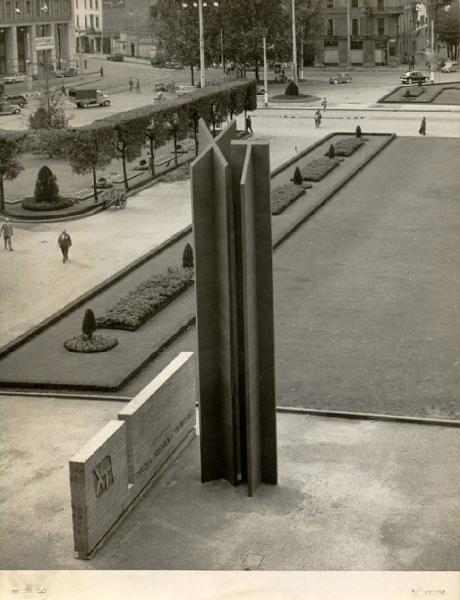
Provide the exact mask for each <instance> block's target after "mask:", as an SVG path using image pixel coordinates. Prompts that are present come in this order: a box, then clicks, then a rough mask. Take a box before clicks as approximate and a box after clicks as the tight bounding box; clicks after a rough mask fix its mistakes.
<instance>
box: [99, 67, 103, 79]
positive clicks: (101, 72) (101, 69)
mask: <svg viewBox="0 0 460 600" xmlns="http://www.w3.org/2000/svg"><path fill="white" fill-rule="evenodd" d="M99 72H100V74H101V77H104V67H101V68H100V71H99Z"/></svg>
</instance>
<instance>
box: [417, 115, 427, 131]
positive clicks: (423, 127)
mask: <svg viewBox="0 0 460 600" xmlns="http://www.w3.org/2000/svg"><path fill="white" fill-rule="evenodd" d="M418 132H419V134H420V135H426V117H423V118H422V122H421V123H420V129H419V130H418Z"/></svg>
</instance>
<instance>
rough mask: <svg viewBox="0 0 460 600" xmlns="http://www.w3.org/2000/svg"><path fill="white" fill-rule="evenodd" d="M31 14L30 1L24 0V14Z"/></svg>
mask: <svg viewBox="0 0 460 600" xmlns="http://www.w3.org/2000/svg"><path fill="white" fill-rule="evenodd" d="M31 14H32V3H31V1H30V0H26V15H31Z"/></svg>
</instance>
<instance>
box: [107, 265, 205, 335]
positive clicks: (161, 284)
mask: <svg viewBox="0 0 460 600" xmlns="http://www.w3.org/2000/svg"><path fill="white" fill-rule="evenodd" d="M192 278H193V274H192V272H191V270H190V269H173V268H171V267H170V268H169V269H168V270H167V271H166V272H165V273H161V274H160V275H155V276H154V277H151V278H150V279H147V281H144V282H143V283H141V284H140V285H139V286H137V288H136V289H134V290H132V291H131V292H129V293H128V294H127V295H126V296H124V297H123V298H121V299H120V300H119V301H118V302H117V303H116V304H115V305H114V306H112V308H110V309H109V310H107V311H106V313H105V314H104V315H103V316H102V317H97V319H96V323H97V326H98V327H107V328H109V329H127V330H128V331H135V330H136V329H138V328H139V327H140V326H141V325H142V324H143V323H145V322H146V321H147V320H148V319H150V318H151V317H153V315H154V314H156V313H157V312H158V311H160V310H161V309H162V308H164V307H165V306H166V305H167V304H169V303H170V302H171V301H172V300H174V298H176V297H177V296H178V295H179V294H180V293H181V292H183V291H184V290H186V289H187V288H188V287H189V286H190V285H191V284H192V281H193V279H192Z"/></svg>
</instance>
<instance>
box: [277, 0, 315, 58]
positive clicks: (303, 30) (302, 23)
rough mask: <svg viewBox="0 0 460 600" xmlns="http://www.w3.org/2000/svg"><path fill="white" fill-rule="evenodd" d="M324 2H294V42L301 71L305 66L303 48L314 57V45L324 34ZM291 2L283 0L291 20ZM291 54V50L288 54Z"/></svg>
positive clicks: (297, 0) (305, 0)
mask: <svg viewBox="0 0 460 600" xmlns="http://www.w3.org/2000/svg"><path fill="white" fill-rule="evenodd" d="M324 5H325V3H324V1H323V0H295V16H296V41H297V46H299V48H298V54H299V62H298V67H299V69H300V70H302V68H303V65H304V64H305V46H306V47H307V51H308V52H309V54H311V55H314V45H315V44H316V43H317V41H318V40H319V39H320V38H321V37H322V35H323V32H324ZM291 7H292V1H291V0H284V9H285V10H286V12H287V13H288V14H289V18H291V11H292V8H291ZM291 54H292V48H291V49H290V54H289V55H291Z"/></svg>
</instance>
